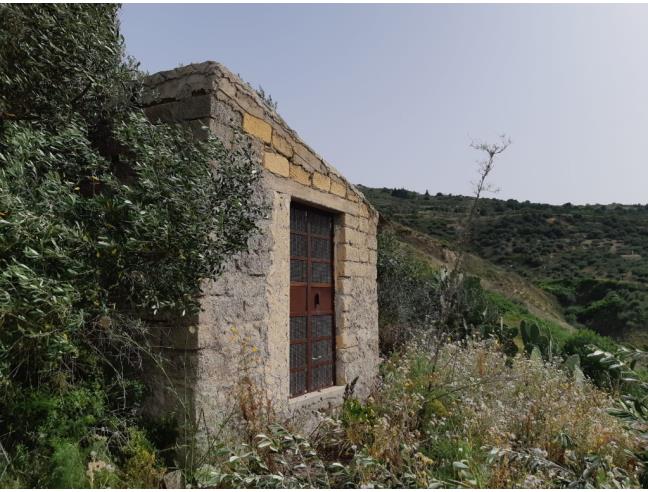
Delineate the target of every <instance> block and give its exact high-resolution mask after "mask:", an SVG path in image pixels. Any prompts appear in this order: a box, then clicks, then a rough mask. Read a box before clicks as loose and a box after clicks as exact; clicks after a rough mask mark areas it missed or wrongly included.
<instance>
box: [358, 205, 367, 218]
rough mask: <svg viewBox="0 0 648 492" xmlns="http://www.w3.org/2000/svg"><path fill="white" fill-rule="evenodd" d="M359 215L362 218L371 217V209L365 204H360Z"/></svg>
mask: <svg viewBox="0 0 648 492" xmlns="http://www.w3.org/2000/svg"><path fill="white" fill-rule="evenodd" d="M358 215H359V216H360V217H369V207H367V205H366V204H365V203H362V202H361V203H360V204H359V205H358Z"/></svg>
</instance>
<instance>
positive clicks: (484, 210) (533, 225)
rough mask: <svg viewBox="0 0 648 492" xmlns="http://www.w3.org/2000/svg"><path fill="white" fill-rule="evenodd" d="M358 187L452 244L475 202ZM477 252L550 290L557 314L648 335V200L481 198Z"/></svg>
mask: <svg viewBox="0 0 648 492" xmlns="http://www.w3.org/2000/svg"><path fill="white" fill-rule="evenodd" d="M360 188H361V190H362V191H363V192H364V193H365V195H366V197H367V198H368V199H369V200H370V201H371V202H372V203H373V204H374V205H375V206H376V208H377V209H378V210H379V211H380V212H381V214H382V215H383V216H384V217H385V218H387V219H389V220H390V221H392V222H393V223H396V224H402V225H403V226H406V227H407V228H409V229H412V230H414V231H417V232H419V233H423V234H425V235H427V236H430V237H431V238H434V239H435V240H436V241H438V244H439V245H441V246H445V247H447V248H449V249H452V248H453V246H454V244H455V242H456V240H457V238H458V237H459V234H460V233H461V228H462V224H463V219H464V217H465V215H466V212H467V209H468V206H469V204H470V200H471V198H470V197H465V196H457V195H444V194H440V193H439V194H433V195H430V194H420V193H416V192H413V191H409V190H405V189H390V188H367V187H364V186H360ZM471 252H472V253H473V254H474V255H475V256H476V257H477V258H478V259H481V260H486V262H485V263H484V264H494V265H496V266H497V267H498V271H500V272H512V273H515V274H516V275H518V276H519V277H521V278H522V279H524V280H525V281H526V283H527V284H529V283H530V284H531V285H533V286H534V288H539V289H542V291H544V293H546V294H551V296H548V297H547V298H548V299H551V298H552V296H555V298H556V299H557V300H558V302H559V303H560V306H559V307H557V308H556V309H555V312H554V314H556V313H559V312H560V311H561V310H562V312H563V313H564V316H565V318H566V320H567V321H568V322H569V323H571V324H573V325H576V326H578V325H582V326H587V327H589V328H592V329H594V330H596V331H598V332H599V333H601V334H604V335H609V336H612V337H615V338H617V339H623V340H624V341H626V342H630V343H636V344H640V345H643V344H644V343H646V342H647V341H648V206H645V205H617V204H613V205H582V206H581V205H578V206H575V205H572V204H569V203H567V204H564V205H547V204H540V203H530V202H518V201H516V200H498V199H493V198H486V199H483V200H482V201H481V202H480V212H479V214H478V217H477V219H476V222H475V228H474V235H473V241H472V243H471ZM476 261H477V260H476ZM482 278H484V280H485V281H487V279H486V278H485V277H483V276H482ZM500 278H504V277H502V275H500ZM514 283H518V282H514ZM503 285H504V284H503ZM504 289H506V287H504ZM534 297H535V296H534ZM531 309H533V308H531ZM557 316H558V317H562V316H561V315H560V314H557Z"/></svg>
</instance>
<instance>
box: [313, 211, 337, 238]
mask: <svg viewBox="0 0 648 492" xmlns="http://www.w3.org/2000/svg"><path fill="white" fill-rule="evenodd" d="M308 216H309V221H308V222H309V223H310V233H311V234H317V235H318V236H330V235H331V231H332V229H333V219H332V218H331V216H330V215H325V214H321V213H318V212H315V211H313V210H310V211H309V213H308Z"/></svg>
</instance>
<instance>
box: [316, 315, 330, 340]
mask: <svg viewBox="0 0 648 492" xmlns="http://www.w3.org/2000/svg"><path fill="white" fill-rule="evenodd" d="M311 330H312V336H313V338H320V337H332V336H333V316H331V315H330V314H327V315H323V316H312V317H311Z"/></svg>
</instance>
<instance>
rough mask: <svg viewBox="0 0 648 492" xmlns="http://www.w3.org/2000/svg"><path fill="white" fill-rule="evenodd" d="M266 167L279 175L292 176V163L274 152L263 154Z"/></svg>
mask: <svg viewBox="0 0 648 492" xmlns="http://www.w3.org/2000/svg"><path fill="white" fill-rule="evenodd" d="M263 165H264V167H265V168H266V169H267V170H268V171H270V172H273V173H275V174H278V175H279V176H285V177H286V178H287V177H288V176H290V163H289V162H288V159H286V158H285V157H284V156H282V155H279V154H275V153H274V152H266V153H264V154H263Z"/></svg>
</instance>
